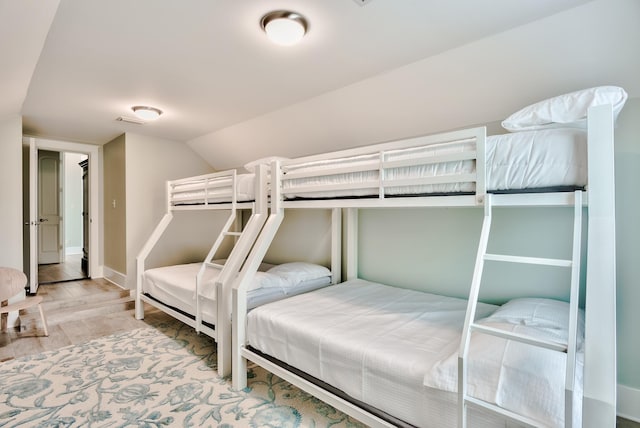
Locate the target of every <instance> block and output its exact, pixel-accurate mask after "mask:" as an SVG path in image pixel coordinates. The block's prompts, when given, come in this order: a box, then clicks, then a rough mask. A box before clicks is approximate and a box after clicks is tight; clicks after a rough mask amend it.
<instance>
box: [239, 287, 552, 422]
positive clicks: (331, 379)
mask: <svg viewBox="0 0 640 428" xmlns="http://www.w3.org/2000/svg"><path fill="white" fill-rule="evenodd" d="M494 309H495V306H492V305H486V304H479V305H478V317H483V316H486V315H488V314H489V313H491V312H493V311H494ZM465 311H466V300H462V299H454V298H450V297H443V296H437V295H433V294H428V293H421V292H417V291H411V290H404V289H399V288H395V287H389V286H385V285H381V284H376V283H371V282H368V281H364V280H353V281H348V282H347V283H343V284H340V285H336V286H332V287H327V288H325V289H322V290H317V291H314V292H311V293H307V294H304V295H300V296H296V297H292V298H290V299H287V300H283V301H279V302H274V303H270V304H267V305H264V306H260V307H258V308H256V309H254V310H253V311H251V312H250V313H249V315H248V327H247V328H248V342H249V344H250V345H251V346H253V347H255V348H256V349H259V350H260V351H262V352H264V353H266V354H268V355H271V356H273V357H275V358H277V359H279V360H281V361H284V362H286V363H287V364H290V365H292V366H294V367H296V368H298V369H300V370H302V371H304V372H306V373H308V374H310V375H312V376H314V377H316V378H318V379H321V380H322V381H324V382H327V383H329V384H331V385H333V386H335V387H337V388H339V389H341V390H342V391H344V392H345V393H347V394H348V395H350V396H351V397H353V398H355V399H358V400H361V401H363V402H365V403H367V404H370V405H372V406H374V407H376V408H378V409H380V410H382V411H385V412H387V413H389V414H391V415H393V416H395V417H397V418H399V419H401V420H404V421H406V422H408V423H410V424H413V425H416V426H421V427H422V426H429V427H446V426H455V424H456V420H457V416H456V408H457V407H456V406H457V395H456V392H455V388H436V387H431V386H425V381H427V384H428V383H429V382H433V383H437V382H438V380H437V376H439V375H441V374H442V373H443V372H444V373H446V374H447V375H448V377H447V378H446V380H445V383H447V382H449V381H451V379H452V377H451V373H450V370H453V371H454V372H455V369H456V367H457V366H456V364H455V360H456V358H457V351H458V347H459V343H460V334H461V330H462V325H463V323H464V316H465ZM562 356H564V354H562V355H560V357H562ZM536 357H538V355H537V354H536ZM498 361H500V360H498ZM451 362H454V364H453V365H451V364H450V363H451ZM553 364H556V365H557V364H558V363H557V361H554V362H553ZM543 366H545V364H543V363H542V362H538V363H536V364H535V365H532V367H536V370H537V371H538V372H533V373H531V371H529V372H528V371H527V370H523V371H522V372H523V376H524V375H525V374H526V375H527V376H536V375H537V376H540V375H542V377H543V382H542V381H541V382H538V383H545V382H546V383H547V384H548V385H550V386H549V388H553V389H554V390H558V388H559V392H560V394H561V396H563V393H564V390H563V387H564V384H563V378H560V379H553V378H547V377H545V376H544V370H543V369H542V367H543ZM470 370H471V373H470V375H471V376H475V377H474V379H476V380H477V379H480V381H481V382H482V381H483V379H484V377H483V376H484V374H483V373H479V372H477V371H474V370H476V369H475V368H474V367H473V366H472V367H471V368H470ZM552 373H553V374H557V373H556V372H552ZM432 376H436V379H435V380H433V379H432V378H431V377H432ZM477 376H480V377H477ZM514 379H515V381H516V383H517V382H520V383H518V384H517V385H516V384H510V385H506V386H505V385H503V387H504V388H507V389H506V391H509V394H522V391H526V390H527V388H526V387H524V388H523V385H522V383H524V384H525V385H527V382H529V381H531V380H532V379H533V378H531V377H528V378H523V377H520V378H518V377H516V376H512V377H509V379H508V380H514ZM503 380H504V379H503ZM533 380H534V381H537V380H536V379H533ZM447 385H449V383H447ZM453 386H455V382H453ZM539 391H540V392H542V387H541V388H540V389H539ZM490 401H491V400H490ZM507 401H508V400H507ZM511 401H515V402H517V401H518V400H511ZM530 401H534V403H532V402H527V405H528V408H525V409H512V410H520V411H524V413H525V414H528V415H529V416H530V417H533V418H539V419H540V420H542V421H545V422H549V423H550V424H551V425H553V422H554V421H556V420H557V419H558V418H560V419H563V414H562V413H561V414H559V415H558V414H554V415H547V414H545V412H547V411H549V409H550V407H553V406H545V405H543V406H542V408H538V409H536V405H537V403H535V399H534V400H530ZM509 404H512V403H511V402H508V403H507V405H509ZM556 407H557V406H556ZM561 407H564V406H561ZM476 416H477V415H476ZM472 422H473V423H472V424H471V426H497V425H496V420H495V419H492V418H491V417H488V416H484V415H483V416H482V417H479V418H478V417H474V418H473V419H472ZM501 426H505V425H504V422H502V425H501Z"/></svg>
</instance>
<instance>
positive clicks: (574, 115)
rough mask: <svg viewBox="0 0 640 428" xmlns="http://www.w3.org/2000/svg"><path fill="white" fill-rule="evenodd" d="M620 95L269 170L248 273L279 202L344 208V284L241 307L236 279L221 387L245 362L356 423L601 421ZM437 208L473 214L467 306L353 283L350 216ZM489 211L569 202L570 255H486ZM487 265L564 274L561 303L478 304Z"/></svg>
mask: <svg viewBox="0 0 640 428" xmlns="http://www.w3.org/2000/svg"><path fill="white" fill-rule="evenodd" d="M625 100H626V93H625V92H624V91H623V90H622V89H621V88H616V87H599V88H591V89H589V90H584V91H578V92H575V93H571V94H566V95H563V96H559V97H554V98H552V99H549V100H544V101H542V102H540V103H537V104H534V105H532V106H529V107H527V108H525V109H522V110H521V111H519V112H517V113H515V114H514V115H512V116H511V117H510V118H508V119H507V120H505V122H503V126H505V128H506V129H507V130H509V131H512V132H511V133H509V134H505V135H501V136H495V137H486V130H485V128H473V129H467V130H461V131H455V132H449V133H444V134H438V135H432V136H425V137H417V138H412V139H408V140H403V141H396V142H391V143H384V144H378V145H373V146H367V147H361V148H356V149H350V150H343V151H339V152H333V153H328V154H322V155H315V156H308V157H304V158H298V159H291V160H275V161H274V162H273V164H272V167H271V214H270V216H269V218H268V220H267V221H266V223H265V225H264V227H263V229H262V231H261V233H260V235H259V236H258V237H257V239H256V244H255V245H254V247H253V248H252V250H251V252H250V254H249V256H248V263H247V268H249V267H250V266H251V267H253V268H254V269H255V268H256V266H257V265H258V263H259V262H260V260H262V257H263V256H264V254H265V252H266V250H267V248H268V246H269V243H270V242H271V240H272V239H273V236H274V235H275V233H276V231H277V229H278V227H279V225H280V223H281V222H282V217H283V216H284V215H285V211H286V210H287V209H288V208H310V209H313V208H316V209H332V210H333V215H332V219H333V221H334V222H335V223H336V224H338V225H339V224H340V222H341V219H342V216H341V210H342V209H346V220H347V227H346V235H345V238H346V245H345V247H346V253H347V254H346V257H345V259H346V260H345V265H346V277H347V281H346V282H345V283H343V284H339V285H336V286H332V287H327V288H325V289H322V290H318V291H314V292H310V293H307V294H304V295H300V296H295V297H292V298H290V299H285V300H281V301H278V302H274V303H271V304H267V305H264V306H261V307H259V308H256V309H253V310H251V311H250V312H249V311H248V307H247V292H246V290H247V284H248V283H249V281H250V279H251V269H247V271H246V272H243V270H241V271H240V272H239V275H238V276H237V278H236V279H235V280H234V281H233V282H232V298H233V326H234V328H233V364H232V367H233V383H234V387H235V388H238V389H240V388H244V387H245V386H246V376H247V361H252V362H253V363H255V364H258V365H260V366H262V367H264V368H266V369H268V370H270V371H271V372H273V373H274V374H276V375H278V376H280V377H282V378H283V379H285V380H287V381H289V382H291V383H293V384H294V385H297V386H298V387H300V388H301V389H303V390H306V391H307V392H309V393H311V394H313V395H315V396H317V397H319V398H321V399H322V400H324V401H326V402H327V403H329V404H331V405H333V406H335V407H337V408H338V409H340V410H342V411H344V412H346V413H348V414H350V415H352V416H354V417H356V418H357V419H359V420H361V421H363V422H365V423H366V424H368V425H371V426H434V427H444V426H456V425H457V426H460V427H465V426H467V425H469V426H498V425H499V426H503V425H504V426H512V425H510V424H515V426H573V425H575V426H580V425H584V426H593V427H604V426H614V424H615V389H616V369H615V358H616V357H615V349H616V347H615V238H614V236H615V213H614V168H613V124H614V121H615V117H616V116H617V114H618V113H619V111H620V109H621V108H622V106H623V105H624V102H625ZM587 119H588V120H587ZM581 127H586V128H587V129H586V131H585V130H584V129H580V128H581ZM443 206H446V207H474V206H475V207H483V208H484V220H483V223H482V229H481V231H480V242H479V246H478V251H477V257H476V262H475V269H474V274H473V278H471V279H470V287H469V298H468V299H467V300H461V299H456V298H450V297H445V296H436V295H431V294H428V293H422V292H417V291H411V290H403V289H400V288H397V287H391V286H389V285H385V284H377V283H371V282H369V281H365V280H362V279H359V278H358V264H357V263H358V256H357V242H358V237H357V219H358V215H357V211H358V209H360V208H369V207H371V208H377V207H443ZM496 206H522V207H528V206H546V207H567V206H569V207H573V213H574V224H573V229H572V231H569V233H568V235H569V238H572V241H573V250H572V254H571V256H570V257H569V258H568V259H566V260H565V259H563V260H558V259H546V258H533V257H522V256H517V255H497V254H489V253H487V242H488V240H489V238H490V230H491V223H492V210H493V207H496ZM585 207H586V208H585ZM585 209H586V211H587V212H588V216H587V222H588V228H587V231H588V241H586V242H587V257H586V263H587V267H586V281H585V282H586V285H585V287H586V303H585V307H584V309H580V308H579V306H578V302H579V299H580V297H579V289H580V286H579V285H580V284H579V283H580V270H581V269H580V262H581V255H580V254H581V246H582V245H583V241H584V240H583V238H582V236H581V231H582V223H583V219H582V213H583V210H585ZM336 227H338V228H340V227H341V226H336ZM570 232H573V233H572V235H571V233H570ZM340 249H341V246H340V245H335V246H334V247H333V251H332V263H334V264H336V263H338V261H339V260H341V257H342V256H341V252H340ZM487 261H488V262H508V263H528V264H536V265H547V266H556V267H566V268H569V269H570V271H571V275H570V276H571V280H570V284H568V285H567V289H568V290H569V294H570V299H569V302H568V303H567V302H560V301H555V300H550V299H540V298H536V296H532V297H531V298H524V299H518V300H513V301H510V302H507V303H506V304H504V305H503V306H500V307H495V306H492V305H487V304H483V303H480V302H479V301H478V297H479V290H480V286H481V283H482V274H483V267H484V263H485V262H487ZM527 392H530V394H528V393H527Z"/></svg>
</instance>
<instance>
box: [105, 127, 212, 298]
mask: <svg viewBox="0 0 640 428" xmlns="http://www.w3.org/2000/svg"><path fill="white" fill-rule="evenodd" d="M125 137H126V140H125V152H126V211H127V212H126V234H127V236H126V247H127V249H126V252H127V272H126V274H127V280H126V285H127V287H129V288H135V277H136V256H137V255H138V252H139V251H140V249H141V248H142V245H144V243H145V242H146V241H147V239H148V237H149V235H150V234H151V232H152V230H153V229H154V228H155V226H156V225H157V224H158V222H159V221H160V219H161V218H162V216H163V215H164V213H165V212H166V192H165V182H166V180H171V179H177V178H183V177H189V176H193V175H199V174H206V173H209V172H213V170H212V168H211V166H210V165H209V164H207V163H206V162H205V161H204V160H203V159H202V158H200V157H199V156H198V155H197V154H195V153H194V152H193V151H192V150H191V149H189V147H187V146H186V145H185V144H183V143H177V142H174V141H170V140H164V139H159V138H153V137H146V136H142V135H138V134H129V133H128V134H126V136H125ZM183 214H184V215H183ZM222 223H223V221H222V220H221V219H220V215H219V213H217V214H214V213H203V212H200V213H181V214H179V215H176V217H175V220H174V221H173V222H172V224H171V226H170V229H169V230H168V231H167V234H166V236H165V237H164V239H163V240H162V241H161V242H160V243H159V246H158V248H157V250H154V252H153V253H152V255H151V256H152V257H150V260H149V264H148V266H150V267H153V266H157V265H165V264H173V263H179V262H188V261H195V260H197V259H198V258H200V260H201V259H202V258H203V257H204V255H203V253H204V254H206V251H208V249H209V248H210V246H211V245H212V244H213V241H214V239H215V236H217V233H218V231H219V228H220V226H221V224H222ZM198 228H200V229H198ZM105 233H108V232H107V231H105Z"/></svg>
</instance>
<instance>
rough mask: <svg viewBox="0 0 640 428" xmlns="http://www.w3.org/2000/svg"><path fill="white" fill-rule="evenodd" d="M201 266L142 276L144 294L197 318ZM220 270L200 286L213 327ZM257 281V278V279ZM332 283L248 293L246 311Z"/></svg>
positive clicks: (318, 280) (265, 267)
mask: <svg viewBox="0 0 640 428" xmlns="http://www.w3.org/2000/svg"><path fill="white" fill-rule="evenodd" d="M200 266H202V263H189V264H182V265H174V266H164V267H160V268H154V269H148V270H146V271H145V272H144V274H143V275H142V290H143V292H144V293H146V294H148V295H150V296H151V297H153V298H154V299H156V300H158V301H160V302H162V303H164V304H166V305H169V306H172V307H174V308H177V309H180V310H181V311H183V312H186V313H187V314H191V315H194V314H195V283H196V276H197V275H198V272H199V271H200ZM272 266H273V265H270V264H267V263H263V264H262V265H261V266H260V270H261V271H266V270H268V269H269V268H270V267H272ZM219 272H220V271H219V270H218V269H215V268H210V269H207V270H206V271H205V275H204V278H203V282H202V285H201V289H200V292H201V295H202V297H203V298H204V300H203V303H202V319H203V320H204V321H205V322H208V323H210V324H214V325H215V323H216V319H217V307H216V302H215V291H214V287H213V284H214V282H215V280H216V278H217V276H218V274H219ZM254 280H255V278H254ZM330 282H331V277H330V276H325V277H322V278H316V279H312V280H309V281H304V282H302V283H300V284H298V285H297V286H295V287H268V288H267V287H263V288H257V289H255V290H251V291H248V292H247V308H248V309H252V308H254V307H256V306H258V305H262V304H265V303H269V302H273V301H275V300H278V299H282V298H284V297H287V296H292V295H295V294H299V293H305V292H307V291H310V290H315V289H316V288H319V287H324V286H326V285H328V284H329V283H330Z"/></svg>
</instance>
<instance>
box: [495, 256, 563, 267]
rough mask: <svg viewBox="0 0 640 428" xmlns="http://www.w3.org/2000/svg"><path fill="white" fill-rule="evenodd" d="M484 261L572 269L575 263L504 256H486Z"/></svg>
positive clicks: (561, 260)
mask: <svg viewBox="0 0 640 428" xmlns="http://www.w3.org/2000/svg"><path fill="white" fill-rule="evenodd" d="M484 259H485V260H492V261H495V262H510V263H527V264H531V265H547V266H560V267H571V266H572V265H573V262H572V261H571V260H563V259H544V258H540V257H520V256H507V255H504V254H485V255H484Z"/></svg>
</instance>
